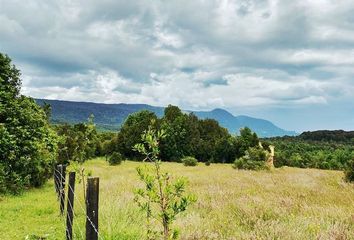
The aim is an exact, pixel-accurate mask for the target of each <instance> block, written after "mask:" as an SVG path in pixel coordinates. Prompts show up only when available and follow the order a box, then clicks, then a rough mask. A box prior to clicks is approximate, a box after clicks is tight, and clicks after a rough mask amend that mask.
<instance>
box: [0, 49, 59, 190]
mask: <svg viewBox="0 0 354 240" xmlns="http://www.w3.org/2000/svg"><path fill="white" fill-rule="evenodd" d="M20 89H21V79H20V71H19V70H18V69H17V68H16V67H15V66H14V65H12V64H11V59H10V58H9V57H8V56H7V55H3V54H2V53H0V193H4V192H11V193H18V192H21V191H22V190H23V189H24V188H28V187H38V186H41V185H43V183H44V182H45V181H46V180H47V178H48V177H49V176H51V173H52V166H53V164H54V162H55V160H56V153H57V135H56V134H55V132H54V131H53V130H52V129H51V127H50V126H49V123H48V121H47V116H46V113H45V111H44V110H43V109H42V108H41V107H40V106H38V105H37V104H36V103H35V102H34V100H33V99H31V98H29V97H25V96H23V95H21V94H20Z"/></svg>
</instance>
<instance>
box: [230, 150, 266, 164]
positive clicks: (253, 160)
mask: <svg viewBox="0 0 354 240" xmlns="http://www.w3.org/2000/svg"><path fill="white" fill-rule="evenodd" d="M267 157H268V152H267V151H265V150H264V149H263V148H261V147H250V148H249V149H248V150H247V151H246V154H245V156H243V157H241V158H238V159H236V160H235V162H234V168H237V169H246V170H262V169H267V166H266V164H265V163H266V160H267Z"/></svg>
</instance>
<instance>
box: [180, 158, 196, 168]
mask: <svg viewBox="0 0 354 240" xmlns="http://www.w3.org/2000/svg"><path fill="white" fill-rule="evenodd" d="M181 161H182V163H183V165H184V166H192V167H193V166H197V165H198V160H197V159H195V158H194V157H184V158H182V160H181Z"/></svg>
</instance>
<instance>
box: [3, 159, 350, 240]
mask: <svg viewBox="0 0 354 240" xmlns="http://www.w3.org/2000/svg"><path fill="white" fill-rule="evenodd" d="M140 164H142V163H138V162H129V161H126V162H123V163H122V165H120V166H108V165H107V163H106V162H104V161H103V160H102V159H95V160H91V161H88V162H87V163H86V164H85V167H86V168H87V169H90V170H92V171H93V175H95V176H99V177H100V232H101V234H102V237H103V238H104V239H142V238H143V234H144V217H143V213H141V212H139V210H138V208H137V206H136V205H135V203H134V202H133V200H132V199H133V193H132V192H133V189H134V188H135V187H137V186H139V184H140V183H139V180H138V177H137V175H136V171H135V168H136V167H137V166H138V165H140ZM162 166H163V169H165V170H167V171H168V172H170V173H172V175H174V176H185V177H187V178H188V179H189V181H190V184H189V190H190V191H191V192H193V193H194V194H196V195H197V197H198V201H197V203H195V204H194V205H192V206H191V207H190V208H189V209H188V210H187V212H185V213H183V214H182V215H181V216H180V217H179V218H178V219H177V221H176V224H175V226H176V227H178V228H179V229H180V230H181V238H182V239H354V186H353V185H352V184H348V183H345V182H344V181H343V179H342V177H343V173H342V172H338V171H325V170H315V169H296V168H281V169H275V170H273V171H260V172H254V171H239V170H235V169H233V168H232V167H231V165H226V164H212V165H211V166H205V165H204V164H200V165H198V166H197V167H185V166H183V165H182V164H177V163H163V164H162ZM77 190H78V191H77V196H78V198H79V199H80V200H81V201H82V187H81V186H80V185H77ZM36 197H37V198H36ZM41 198H42V199H43V201H41ZM33 199H38V201H36V202H31V203H27V201H31V200H32V201H33ZM20 202H21V203H20ZM24 202H26V204H27V205H26V204H25V203H24ZM75 204H76V206H75V209H76V217H75V220H74V221H75V227H74V228H75V233H76V236H77V238H79V239H80V238H81V235H80V228H81V231H83V230H84V214H83V212H82V209H81V208H80V206H79V203H78V201H76V202H75ZM0 206H1V212H0V219H1V220H0V228H1V229H2V230H1V233H0V239H17V238H14V236H15V237H22V238H23V237H24V236H26V235H27V234H34V235H37V236H38V235H39V236H43V235H45V234H47V237H48V239H62V237H63V233H64V232H63V231H64V229H63V225H62V223H61V222H60V221H59V220H58V219H60V218H59V217H58V210H57V209H58V206H57V203H56V200H55V193H54V191H53V184H52V183H51V182H50V183H48V184H47V185H46V186H45V187H44V188H43V189H40V190H32V191H30V192H29V193H26V194H25V195H24V196H20V197H3V198H2V201H1V202H0ZM21 206H27V207H30V208H32V209H34V210H33V211H35V212H36V211H37V212H38V211H40V210H41V209H47V214H46V212H44V213H41V215H40V216H39V215H38V214H33V216H32V215H31V214H29V213H28V211H29V209H27V210H21ZM11 208H16V209H17V210H16V214H14V212H12V211H14V210H11ZM24 212H27V214H26V215H25V216H26V217H27V219H25V218H22V216H21V213H24ZM11 215H17V216H18V218H16V219H12V220H11V219H10V217H9V216H11ZM25 216H23V217H25ZM41 219H42V221H41ZM51 219H52V221H51ZM9 221H12V223H11V222H9ZM34 223H36V224H34ZM23 224H25V225H28V227H25V228H20V229H21V230H18V227H17V228H16V226H19V225H23ZM4 229H7V231H6V234H5V233H3V232H4ZM11 234H12V235H11ZM7 237H12V238H7ZM18 239H21V238H18Z"/></svg>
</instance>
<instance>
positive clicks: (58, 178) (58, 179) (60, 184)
mask: <svg viewBox="0 0 354 240" xmlns="http://www.w3.org/2000/svg"><path fill="white" fill-rule="evenodd" d="M59 169H60V170H62V169H63V167H62V166H61V167H60V165H59V166H55V167H54V186H55V190H56V192H57V194H58V200H59V201H60V206H61V203H62V201H63V200H62V199H63V197H64V200H65V195H64V194H65V193H64V192H65V181H66V176H65V173H64V174H63V171H60V170H59ZM64 169H65V168H64ZM87 188H88V186H87ZM87 188H86V190H87ZM97 188H98V186H97ZM67 189H68V196H69V194H70V193H69V191H71V192H72V193H73V194H72V197H73V202H72V204H71V202H70V201H69V199H68V201H67V223H69V224H70V225H71V226H72V227H74V226H77V228H78V230H79V233H80V235H81V237H82V239H84V236H83V233H82V232H83V231H82V228H81V227H80V226H79V224H78V223H76V222H75V221H74V220H73V219H70V217H69V216H68V214H69V213H68V212H69V211H71V212H72V217H74V215H75V212H74V206H73V205H74V201H76V202H77V203H78V204H77V205H78V206H79V208H80V209H81V211H82V212H83V213H84V215H85V219H86V239H88V240H91V239H97V238H99V239H101V240H103V237H102V236H101V235H100V233H99V231H98V224H97V226H96V224H94V221H93V220H92V219H91V218H90V217H89V216H88V214H87V209H86V210H85V208H84V207H83V205H82V203H81V201H80V200H79V198H78V197H77V196H76V194H74V190H75V187H74V188H73V187H72V186H70V184H68V185H67ZM83 191H85V189H83ZM87 191H88V190H87ZM61 193H64V194H63V195H61ZM97 196H98V193H97ZM89 201H90V200H89V199H88V198H87V194H86V200H85V205H86V206H88V204H92V203H90V202H89ZM97 204H98V202H97ZM68 208H70V209H68ZM60 209H61V211H62V208H60ZM68 210H69V211H68ZM97 210H98V206H97ZM63 211H64V209H63ZM61 217H62V219H63V221H64V227H65V231H66V233H67V234H66V235H67V239H69V240H72V239H71V238H68V236H70V234H68V232H69V231H70V230H69V229H68V224H65V219H64V217H63V215H62V216H61ZM97 220H98V216H97ZM97 223H98V221H97ZM91 227H92V230H93V231H94V233H95V234H94V235H96V236H94V235H92V236H91V238H90V237H89V236H88V235H87V234H88V230H87V229H88V228H91ZM74 236H75V238H76V237H77V235H76V233H75V231H74Z"/></svg>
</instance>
